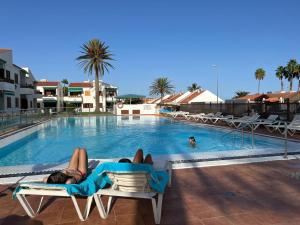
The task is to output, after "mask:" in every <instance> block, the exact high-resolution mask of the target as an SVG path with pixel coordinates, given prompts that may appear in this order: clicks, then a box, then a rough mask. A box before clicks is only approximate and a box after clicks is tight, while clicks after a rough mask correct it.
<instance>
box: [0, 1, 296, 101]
mask: <svg viewBox="0 0 300 225" xmlns="http://www.w3.org/2000/svg"><path fill="white" fill-rule="evenodd" d="M299 8H300V1H299V0H285V1H284V0H281V1H279V0H248V1H243V0H235V1H233V0H226V1H225V0H207V1H204V0H203V1H201V0H195V1H188V0H186V1H183V0H182V1H175V0H148V1H143V0H136V1H130V0H126V1H123V0H120V1H114V0H109V1H101V0H95V1H90V0H85V1H75V0H73V1H71V0H69V1H68V0H65V1H62V0H60V1H58V0H51V1H39V0H35V1H33V0H26V1H17V0H9V1H2V2H1V13H0V19H1V31H0V33H1V35H0V47H2V48H12V49H13V54H14V62H15V64H17V65H20V66H29V67H30V68H31V69H32V71H33V73H34V74H35V76H36V78H37V79H42V78H46V79H48V80H62V78H67V79H68V80H69V81H82V80H87V79H88V77H87V75H85V74H84V73H83V72H82V71H81V69H80V67H79V66H78V65H77V62H76V61H75V58H76V57H77V56H78V55H79V51H80V46H81V44H83V43H84V42H86V41H88V40H89V39H91V38H99V39H100V40H103V41H105V42H106V43H107V44H108V45H109V46H110V49H111V51H112V53H113V54H114V58H115V60H116V61H115V62H113V65H114V66H115V70H112V71H111V73H110V74H105V75H104V77H103V80H104V81H106V82H109V83H111V84H114V85H117V86H118V87H119V90H120V93H121V94H127V93H136V94H146V95H148V92H149V85H150V84H151V82H152V81H153V80H154V79H155V78H157V77H160V76H167V77H169V78H170V79H171V81H172V82H173V84H174V85H175V86H176V90H177V91H185V90H186V88H187V86H189V85H190V84H191V83H192V82H196V83H198V84H200V85H201V86H203V87H204V88H207V89H209V90H212V91H213V92H215V91H216V71H215V70H214V68H212V64H216V65H217V66H218V68H219V73H220V74H219V77H220V78H219V79H220V85H219V88H220V89H219V90H220V91H219V92H220V96H221V97H222V98H225V99H226V98H231V97H232V96H233V95H234V92H235V91H237V90H246V91H251V92H256V90H257V82H256V81H255V79H254V71H255V70H256V69H257V68H258V67H263V68H264V69H265V70H266V74H267V75H266V78H265V80H263V82H262V85H261V90H262V91H265V92H266V91H272V90H273V91H274V90H278V89H279V88H280V83H279V80H278V79H277V78H276V77H275V75H274V74H275V72H274V71H275V69H276V67H277V66H279V65H285V64H286V62H287V61H288V60H289V59H290V58H296V59H297V60H298V62H299V61H300V29H299V27H300V25H299V22H300V13H299ZM90 79H92V77H90ZM285 86H286V87H287V86H288V84H287V82H286V83H285Z"/></svg>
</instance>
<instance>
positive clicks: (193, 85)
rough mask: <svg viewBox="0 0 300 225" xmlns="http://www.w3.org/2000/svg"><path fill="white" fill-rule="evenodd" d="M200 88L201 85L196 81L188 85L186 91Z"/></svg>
mask: <svg viewBox="0 0 300 225" xmlns="http://www.w3.org/2000/svg"><path fill="white" fill-rule="evenodd" d="M200 89H201V87H200V85H198V84H197V83H192V85H191V86H189V87H188V91H190V92H193V91H196V90H200Z"/></svg>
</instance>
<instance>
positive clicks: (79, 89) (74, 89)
mask: <svg viewBox="0 0 300 225" xmlns="http://www.w3.org/2000/svg"><path fill="white" fill-rule="evenodd" d="M68 92H83V88H81V87H69V88H68Z"/></svg>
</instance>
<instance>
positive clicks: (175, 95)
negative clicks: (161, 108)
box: [162, 93, 183, 103]
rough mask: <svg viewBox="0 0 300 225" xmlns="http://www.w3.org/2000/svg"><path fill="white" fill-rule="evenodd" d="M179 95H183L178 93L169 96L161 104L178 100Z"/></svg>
mask: <svg viewBox="0 0 300 225" xmlns="http://www.w3.org/2000/svg"><path fill="white" fill-rule="evenodd" d="M181 95H183V93H178V94H173V95H171V96H169V97H168V98H166V99H165V100H163V101H162V102H163V103H171V102H173V101H175V100H176V99H177V98H179V97H180V96H181Z"/></svg>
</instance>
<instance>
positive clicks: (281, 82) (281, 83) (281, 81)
mask: <svg viewBox="0 0 300 225" xmlns="http://www.w3.org/2000/svg"><path fill="white" fill-rule="evenodd" d="M280 85H281V91H283V80H282V79H281V80H280Z"/></svg>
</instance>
